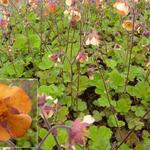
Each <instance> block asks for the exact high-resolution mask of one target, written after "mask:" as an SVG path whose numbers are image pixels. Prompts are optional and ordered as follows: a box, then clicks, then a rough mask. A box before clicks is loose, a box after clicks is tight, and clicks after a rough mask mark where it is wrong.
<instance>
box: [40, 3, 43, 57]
mask: <svg viewBox="0 0 150 150" xmlns="http://www.w3.org/2000/svg"><path fill="white" fill-rule="evenodd" d="M40 40H41V44H40V55H41V59H42V56H43V47H42V46H43V0H41V6H40Z"/></svg>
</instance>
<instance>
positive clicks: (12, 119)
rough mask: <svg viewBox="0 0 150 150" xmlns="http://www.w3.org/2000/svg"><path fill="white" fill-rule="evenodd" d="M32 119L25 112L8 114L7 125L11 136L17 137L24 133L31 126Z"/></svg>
mask: <svg viewBox="0 0 150 150" xmlns="http://www.w3.org/2000/svg"><path fill="white" fill-rule="evenodd" d="M31 122H32V119H31V117H30V116H29V115H27V114H20V115H12V114H9V115H8V127H9V132H10V135H11V137H13V138H18V137H22V136H24V135H25V133H26V132H27V130H28V129H29V128H30V126H31Z"/></svg>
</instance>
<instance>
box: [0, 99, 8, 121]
mask: <svg viewBox="0 0 150 150" xmlns="http://www.w3.org/2000/svg"><path fill="white" fill-rule="evenodd" d="M7 111H8V107H7V105H6V104H5V103H4V102H1V101H0V122H3V121H5V120H6V116H7Z"/></svg>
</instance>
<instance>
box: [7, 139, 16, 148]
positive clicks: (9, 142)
mask: <svg viewBox="0 0 150 150" xmlns="http://www.w3.org/2000/svg"><path fill="white" fill-rule="evenodd" d="M7 143H8V144H9V145H11V146H12V147H13V148H16V145H15V143H13V142H12V141H11V140H8V141H7Z"/></svg>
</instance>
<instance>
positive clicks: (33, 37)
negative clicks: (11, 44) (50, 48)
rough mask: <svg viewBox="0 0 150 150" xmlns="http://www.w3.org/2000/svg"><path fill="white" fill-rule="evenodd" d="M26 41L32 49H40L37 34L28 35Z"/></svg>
mask: <svg viewBox="0 0 150 150" xmlns="http://www.w3.org/2000/svg"><path fill="white" fill-rule="evenodd" d="M28 41H29V42H30V45H31V47H32V48H40V45H41V39H40V37H39V36H38V35H37V34H29V38H28Z"/></svg>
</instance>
